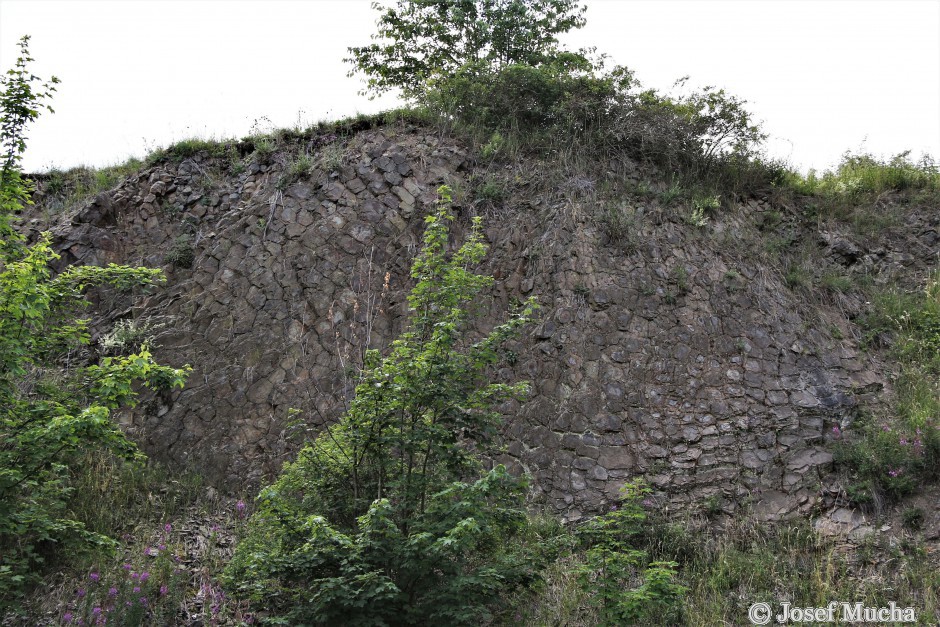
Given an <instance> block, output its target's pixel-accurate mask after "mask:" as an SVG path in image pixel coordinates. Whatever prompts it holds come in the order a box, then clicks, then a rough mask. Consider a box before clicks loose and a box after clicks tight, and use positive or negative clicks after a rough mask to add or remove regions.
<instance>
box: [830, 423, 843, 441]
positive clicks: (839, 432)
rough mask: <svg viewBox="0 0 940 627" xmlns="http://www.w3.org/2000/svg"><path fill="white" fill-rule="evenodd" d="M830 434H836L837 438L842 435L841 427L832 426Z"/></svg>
mask: <svg viewBox="0 0 940 627" xmlns="http://www.w3.org/2000/svg"><path fill="white" fill-rule="evenodd" d="M832 435H834V436H836V437H837V438H838V437H841V436H842V429H840V428H839V425H835V426H833V427H832Z"/></svg>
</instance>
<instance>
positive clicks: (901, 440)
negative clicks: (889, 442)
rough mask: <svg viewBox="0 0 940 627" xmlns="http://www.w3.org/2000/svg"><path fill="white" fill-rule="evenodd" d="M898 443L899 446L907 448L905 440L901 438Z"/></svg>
mask: <svg viewBox="0 0 940 627" xmlns="http://www.w3.org/2000/svg"><path fill="white" fill-rule="evenodd" d="M898 442H899V443H900V444H901V446H907V438H901V439H900V440H898Z"/></svg>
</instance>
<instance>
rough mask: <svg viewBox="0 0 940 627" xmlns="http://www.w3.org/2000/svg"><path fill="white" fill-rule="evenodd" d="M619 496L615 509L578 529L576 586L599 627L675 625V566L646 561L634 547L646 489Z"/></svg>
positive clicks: (678, 614) (678, 609)
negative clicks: (580, 562) (580, 555)
mask: <svg viewBox="0 0 940 627" xmlns="http://www.w3.org/2000/svg"><path fill="white" fill-rule="evenodd" d="M622 492H623V498H622V499H621V502H620V504H619V505H618V506H614V507H612V508H611V511H609V512H607V513H606V514H602V515H600V516H596V517H595V518H592V519H590V520H589V521H588V522H587V523H586V524H585V525H584V526H583V527H582V528H581V529H579V530H578V536H579V538H580V540H581V542H582V544H583V545H584V546H585V547H586V551H585V565H584V568H583V569H582V571H581V585H582V586H583V587H584V588H585V589H586V590H588V591H589V592H590V593H591V595H590V599H591V601H592V602H593V603H594V604H595V605H596V606H597V607H598V609H599V611H600V616H601V620H602V624H604V625H634V624H680V623H681V622H682V620H681V619H682V606H681V601H682V596H683V594H684V593H685V588H684V587H683V586H681V585H679V584H678V583H677V582H676V570H675V569H676V567H677V566H678V564H677V563H675V562H649V560H648V558H647V555H646V553H645V552H644V551H640V550H637V549H636V548H635V547H636V546H637V545H638V539H639V538H640V536H641V535H642V534H643V533H644V532H645V530H644V528H643V526H644V523H645V521H646V511H645V510H644V500H645V499H646V498H647V495H648V494H650V493H651V490H650V489H649V488H648V487H646V485H645V484H643V483H642V482H641V481H633V482H628V483H627V484H625V485H624V487H623V489H622ZM647 503H648V501H647ZM638 582H639V585H636V583H638Z"/></svg>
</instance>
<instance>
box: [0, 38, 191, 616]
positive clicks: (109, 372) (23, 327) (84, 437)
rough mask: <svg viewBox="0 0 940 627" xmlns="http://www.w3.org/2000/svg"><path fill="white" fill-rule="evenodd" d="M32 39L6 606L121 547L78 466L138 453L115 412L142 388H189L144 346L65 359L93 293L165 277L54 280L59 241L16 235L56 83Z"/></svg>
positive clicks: (4, 290) (15, 158)
mask: <svg viewBox="0 0 940 627" xmlns="http://www.w3.org/2000/svg"><path fill="white" fill-rule="evenodd" d="M28 41H29V40H28V38H23V40H21V42H20V48H21V56H20V58H19V59H18V60H17V65H16V69H14V70H11V71H9V72H8V73H7V74H6V75H5V76H3V77H2V78H0V85H2V86H3V88H4V89H3V92H2V94H0V105H2V120H0V121H2V124H0V144H2V146H3V147H4V151H3V152H4V154H5V160H4V162H3V168H2V175H0V555H3V563H2V564H0V607H6V606H8V605H11V604H14V603H15V602H16V600H17V598H18V597H19V596H20V595H21V594H22V593H23V591H24V589H25V588H26V587H27V586H28V585H29V584H30V583H32V582H34V581H35V580H36V579H37V578H38V577H39V575H40V574H41V572H42V569H43V567H44V566H45V565H46V563H47V562H48V561H49V560H50V559H51V558H52V557H53V556H55V555H69V554H70V553H74V552H77V551H79V550H81V549H87V548H90V547H92V548H93V547H108V546H111V545H112V544H113V542H112V541H111V540H110V539H109V538H106V537H104V536H102V535H100V534H97V533H93V532H91V531H88V530H87V529H86V528H85V526H84V525H83V524H82V523H81V522H80V521H79V520H76V518H75V517H74V516H73V515H72V514H71V512H70V511H69V509H68V496H69V492H70V491H71V485H70V469H73V468H74V467H76V466H77V465H78V464H81V463H82V460H83V459H86V457H85V456H86V455H88V454H89V453H95V452H99V453H105V454H113V455H115V456H117V457H120V458H123V459H128V460H133V459H136V458H138V457H139V454H138V453H137V450H136V447H135V446H134V444H133V443H132V442H130V441H129V440H128V439H127V438H126V436H125V435H124V433H123V432H122V431H121V430H120V428H119V427H118V426H117V425H116V424H114V423H113V422H112V421H111V419H110V413H111V411H112V410H114V409H116V408H118V407H121V406H125V405H132V404H133V403H134V401H135V398H136V390H138V389H139V386H140V385H141V384H143V385H144V386H146V387H150V388H165V387H171V386H182V385H183V382H184V380H185V376H186V370H185V369H173V368H167V367H165V366H160V365H158V364H156V363H154V361H153V359H152V358H151V355H150V352H149V351H148V350H147V347H146V346H143V347H141V349H140V350H139V351H138V352H137V353H136V354H131V355H126V356H116V357H105V358H102V359H101V360H100V361H99V362H98V363H97V364H87V363H81V362H79V363H78V364H75V363H72V364H71V367H70V368H66V367H63V364H62V362H61V358H62V357H63V356H64V355H67V354H73V353H74V352H76V349H79V348H81V347H82V346H83V345H84V344H87V343H88V341H89V334H88V320H86V319H82V318H80V317H78V314H79V312H80V311H81V309H82V308H83V307H85V306H87V305H88V304H89V303H88V302H87V300H86V299H85V296H84V294H85V290H86V289H87V288H89V287H93V286H97V285H111V286H113V287H115V288H117V289H119V290H130V289H131V288H133V287H135V286H147V285H153V284H155V283H158V282H159V281H160V280H162V276H161V274H160V272H159V271H158V270H151V269H148V268H130V267H126V266H118V265H114V264H111V265H109V266H107V267H91V266H71V267H68V268H66V269H65V270H63V271H62V272H60V273H59V274H58V275H56V276H53V275H52V271H51V269H50V264H51V263H52V262H53V261H54V260H56V259H58V255H57V254H56V253H55V252H54V251H53V250H52V247H51V243H50V242H51V236H50V235H49V234H48V233H45V234H42V235H41V236H40V237H39V239H38V240H37V241H36V242H35V243H34V244H32V245H28V244H27V242H26V239H25V238H24V237H23V236H22V235H21V234H20V233H18V232H17V231H16V230H15V229H14V228H13V227H14V223H15V220H16V213H17V212H18V211H20V210H21V209H22V208H23V206H25V204H26V203H27V202H28V201H29V195H30V193H31V192H32V191H33V190H32V186H31V184H29V183H28V182H27V181H25V180H24V179H23V178H22V176H21V174H20V171H19V161H20V158H21V153H22V152H23V151H24V150H25V147H26V144H25V139H24V135H23V133H24V128H25V126H26V124H28V123H29V122H31V121H32V120H34V119H36V118H37V117H38V115H39V110H40V109H41V108H44V107H43V106H42V105H41V104H40V103H41V102H42V101H43V99H44V98H46V97H47V96H48V95H49V94H50V91H49V87H48V85H46V86H44V89H45V90H46V91H38V92H37V91H35V90H34V88H33V87H32V83H34V82H36V81H38V80H39V79H38V78H37V77H36V76H34V75H32V74H30V73H29V72H28V71H27V70H26V65H27V63H28V62H29V61H31V58H30V57H29V53H28V50H27V44H28Z"/></svg>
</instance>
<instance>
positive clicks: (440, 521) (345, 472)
mask: <svg viewBox="0 0 940 627" xmlns="http://www.w3.org/2000/svg"><path fill="white" fill-rule="evenodd" d="M440 191H441V195H442V201H441V206H440V208H439V210H438V212H437V213H436V214H435V215H432V216H429V217H428V218H427V229H426V232H425V235H424V247H423V249H422V251H421V252H420V253H419V255H418V256H417V258H416V259H415V262H414V266H413V268H412V277H413V278H414V279H415V281H416V284H415V287H414V289H413V290H412V292H411V296H410V297H409V304H410V306H411V318H410V325H409V328H408V330H407V331H406V332H405V333H404V334H402V336H401V337H399V338H398V339H397V340H395V341H394V342H393V343H392V346H391V350H390V352H389V354H388V356H386V357H384V358H380V357H379V354H378V352H377V351H374V350H372V351H368V353H367V358H366V364H365V370H363V371H362V373H361V374H360V383H359V385H358V386H357V387H356V395H355V398H354V399H353V401H352V402H351V404H350V406H349V410H348V411H347V413H346V415H345V416H344V417H343V418H342V420H341V421H340V422H339V423H338V424H336V425H334V426H332V427H330V428H328V429H327V430H326V431H325V432H323V433H321V434H320V436H319V437H318V438H317V439H316V440H315V442H314V443H313V444H312V445H308V446H307V447H305V448H304V449H303V450H302V451H301V452H300V454H299V455H298V457H297V460H296V461H295V462H293V463H291V464H288V465H286V466H285V468H284V471H283V472H282V474H281V476H280V477H279V478H278V480H277V481H276V482H275V483H274V484H273V485H272V486H270V487H268V488H266V489H264V490H263V491H262V492H261V495H260V496H259V498H258V511H257V513H256V514H255V515H254V516H252V518H251V521H250V525H249V532H248V535H247V537H246V538H245V540H244V541H243V542H241V543H240V544H239V546H238V548H237V550H236V553H235V556H234V558H233V560H232V562H231V564H230V566H229V568H228V570H227V578H228V582H229V585H230V586H231V587H232V588H233V589H234V590H235V591H236V592H237V593H238V594H240V595H243V596H246V597H247V598H249V599H250V600H251V601H252V602H253V603H255V604H257V605H258V606H259V607H264V608H265V609H267V610H269V611H270V612H271V613H272V614H273V615H274V616H276V617H277V620H279V621H286V624H301V623H302V624H308V623H311V622H313V623H325V624H338V623H340V622H342V623H343V624H349V625H374V624H392V625H399V624H448V625H460V624H472V623H477V622H480V621H481V620H485V619H487V618H488V617H489V616H490V607H491V606H493V605H494V604H497V603H498V601H499V598H500V595H501V594H502V593H503V592H506V591H510V590H512V589H514V588H517V587H519V586H524V585H526V584H527V583H530V582H531V581H533V580H534V579H535V578H536V573H537V569H536V568H535V566H534V564H533V562H534V561H535V557H534V556H535V555H538V553H539V550H538V549H537V548H535V547H530V546H526V545H525V544H523V543H516V540H518V539H521V538H522V537H523V534H524V531H525V529H526V527H527V525H528V517H527V515H526V513H525V510H524V509H523V504H524V497H525V486H526V484H525V481H523V480H520V479H517V478H514V477H512V476H511V475H509V474H508V473H507V472H506V470H505V469H504V468H503V467H502V466H496V467H495V468H493V469H492V470H490V471H488V472H483V471H482V466H481V463H480V461H479V458H478V455H479V454H480V453H481V452H483V451H485V450H488V449H489V446H490V444H491V442H492V440H493V437H494V436H495V433H496V427H497V423H498V418H499V415H498V413H497V412H496V411H495V410H494V407H495V405H496V404H498V403H500V402H503V401H505V400H507V399H509V398H510V397H513V396H517V395H520V394H522V393H524V392H525V389H526V386H525V385H524V384H516V385H506V384H486V382H485V374H486V372H487V368H488V367H490V366H492V365H493V364H495V363H496V362H497V361H498V360H499V352H498V351H497V348H498V347H499V345H500V344H501V343H502V342H503V341H504V340H506V339H507V338H509V337H510V336H511V335H512V334H513V333H514V332H515V331H516V329H518V328H519V327H520V326H521V325H523V324H524V323H526V322H527V321H528V318H529V315H530V314H531V313H532V311H533V309H534V305H533V304H532V303H529V304H528V305H527V306H526V307H525V308H524V309H523V310H522V311H521V312H520V313H519V314H518V315H515V316H513V317H512V318H511V319H510V321H509V322H507V323H505V324H503V325H501V326H498V327H497V328H496V329H495V330H494V331H493V332H492V333H491V334H490V335H489V336H487V337H486V338H484V339H482V340H480V341H477V342H472V343H471V342H469V341H468V340H467V338H466V334H465V332H466V324H467V311H466V309H467V307H468V306H469V304H470V302H471V301H473V300H474V299H476V298H478V296H479V293H480V292H481V291H482V290H483V289H484V288H485V287H487V286H489V285H491V284H492V279H491V278H489V277H485V276H480V275H476V274H473V273H472V272H471V271H469V270H468V269H467V268H468V267H471V266H473V265H475V264H477V263H478V262H479V261H480V260H481V259H482V257H483V255H484V253H485V250H486V247H485V245H484V244H483V241H482V233H481V223H480V221H479V219H477V220H475V221H474V224H473V229H472V232H471V234H470V237H469V239H468V241H467V242H466V243H465V244H464V245H463V246H461V247H460V249H459V250H458V251H457V252H456V253H454V254H453V256H452V257H451V258H450V259H448V258H447V256H446V249H447V243H448V242H447V239H448V238H447V222H448V221H450V220H452V219H453V218H452V217H451V216H450V215H449V214H448V213H447V206H448V204H449V202H450V195H449V190H447V188H441V190H440Z"/></svg>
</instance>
